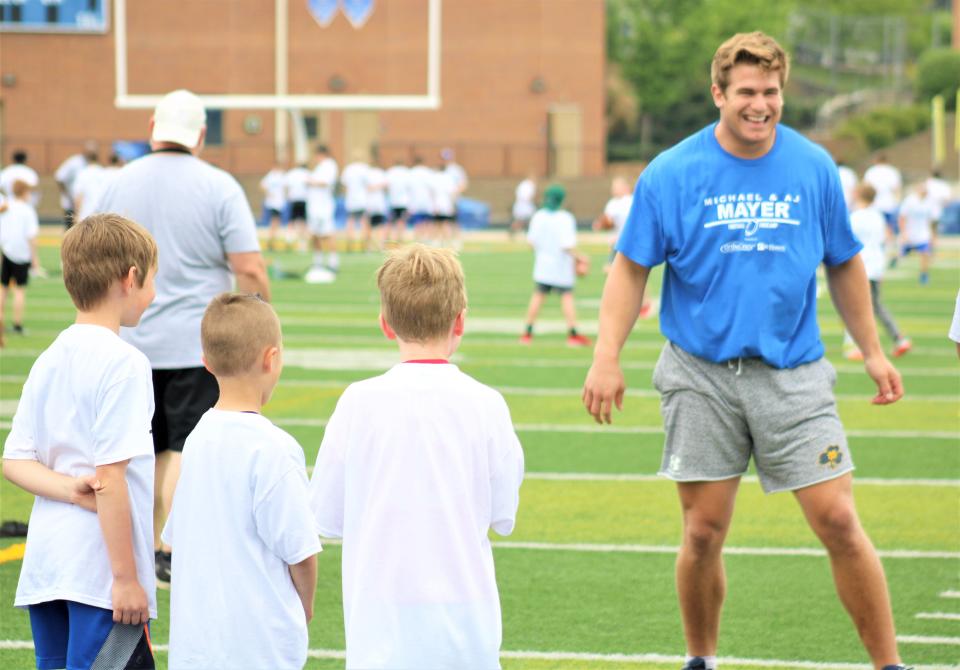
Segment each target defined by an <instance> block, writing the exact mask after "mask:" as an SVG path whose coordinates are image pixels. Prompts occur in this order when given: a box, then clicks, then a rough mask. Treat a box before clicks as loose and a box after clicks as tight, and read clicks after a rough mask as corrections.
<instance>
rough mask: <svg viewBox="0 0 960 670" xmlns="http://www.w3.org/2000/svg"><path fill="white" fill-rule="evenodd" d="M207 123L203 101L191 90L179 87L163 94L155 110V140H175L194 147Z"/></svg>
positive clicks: (174, 141) (153, 138)
mask: <svg viewBox="0 0 960 670" xmlns="http://www.w3.org/2000/svg"><path fill="white" fill-rule="evenodd" d="M206 125H207V112H206V110H205V109H204V108H203V103H202V102H201V101H200V98H198V97H197V96H196V95H194V94H193V93H191V92H190V91H187V90H184V89H179V90H177V91H173V92H171V93H167V94H166V95H165V96H163V99H162V100H161V101H160V102H159V103H158V104H157V108H156V109H154V110H153V134H152V135H151V137H150V139H152V140H153V141H154V142H173V143H175V144H179V145H182V146H185V147H187V148H188V149H192V148H193V147H195V146H197V143H198V142H199V141H200V132H201V131H202V130H203V128H204V127H205V126H206Z"/></svg>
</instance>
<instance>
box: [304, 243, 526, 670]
mask: <svg viewBox="0 0 960 670" xmlns="http://www.w3.org/2000/svg"><path fill="white" fill-rule="evenodd" d="M377 285H378V287H379V289H380V298H381V308H380V309H381V313H380V328H381V329H382V330H383V333H384V335H386V337H387V338H388V339H391V340H396V341H397V345H398V346H399V349H400V357H401V359H402V361H403V362H402V363H399V364H398V365H396V366H394V367H393V368H391V369H390V370H388V371H387V372H386V373H385V374H383V375H381V376H379V377H374V378H372V379H367V380H364V381H361V382H357V383H354V384H351V385H350V386H349V387H347V389H346V391H344V393H343V395H342V396H341V398H340V401H339V402H338V403H337V408H336V410H335V411H334V413H333V416H332V417H330V422H329V423H328V424H327V427H326V432H325V433H324V437H323V443H322V444H321V446H320V452H319V454H318V455H317V464H316V467H315V468H314V471H313V478H312V480H311V482H310V501H311V504H312V506H313V510H314V514H315V518H316V522H317V531H318V532H319V533H320V534H321V535H323V536H324V537H342V538H343V611H344V623H345V627H346V640H347V668H349V669H351V670H353V669H357V670H359V669H361V668H362V669H363V670H374V669H381V668H383V669H386V668H391V669H392V668H430V669H431V670H441V669H450V670H469V669H473V668H476V669H482V670H489V669H492V668H499V667H500V665H499V649H500V643H501V622H500V598H499V595H498V593H497V582H496V576H495V574H494V563H493V552H492V550H491V547H490V540H489V539H488V537H487V534H488V533H489V531H490V529H491V528H492V529H493V530H494V531H495V532H497V533H498V534H500V535H509V534H510V533H511V532H512V531H513V526H514V523H515V519H516V513H517V505H518V503H519V489H520V482H521V480H522V478H523V452H522V450H521V448H520V442H519V440H518V439H517V436H516V434H515V433H514V431H513V424H512V422H511V419H510V411H509V409H508V408H507V404H506V402H504V400H503V397H502V396H501V395H500V394H499V393H497V392H496V391H494V390H493V389H491V388H489V387H487V386H484V385H483V384H481V383H479V382H477V381H476V380H474V379H473V378H471V377H469V376H467V375H465V374H464V373H462V372H461V371H460V370H459V369H458V368H457V367H456V366H455V365H452V364H450V363H449V358H450V356H451V355H453V353H454V351H456V349H457V346H458V345H459V344H460V338H461V336H462V335H463V331H464V319H465V313H466V305H467V299H466V290H465V288H464V279H463V271H462V269H461V267H460V263H459V262H458V261H457V258H456V256H455V254H454V252H453V251H450V250H446V249H436V248H430V247H426V246H424V245H422V244H414V245H411V246H409V247H407V248H404V249H399V250H396V251H394V252H392V253H391V254H390V256H389V257H388V258H387V261H386V262H385V263H384V264H383V266H381V268H380V270H379V271H378V272H377ZM371 407H376V408H377V411H376V412H371V411H370V408H371Z"/></svg>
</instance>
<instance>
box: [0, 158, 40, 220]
mask: <svg viewBox="0 0 960 670" xmlns="http://www.w3.org/2000/svg"><path fill="white" fill-rule="evenodd" d="M12 158H13V163H11V164H10V165H8V166H7V167H5V168H3V169H2V170H0V191H3V192H4V193H5V194H6V195H7V197H8V198H12V197H13V182H15V181H22V182H26V183H27V185H28V186H29V187H30V191H31V194H30V204H31V205H32V206H33V208H34V209H36V208H37V205H39V204H40V191H39V189H38V188H37V187H38V186H39V185H40V178H39V177H38V176H37V172H36V170H34V169H33V168H32V167H30V166H29V165H27V152H26V151H23V150H17V151H14V152H13V156H12Z"/></svg>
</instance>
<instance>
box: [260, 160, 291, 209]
mask: <svg viewBox="0 0 960 670" xmlns="http://www.w3.org/2000/svg"><path fill="white" fill-rule="evenodd" d="M286 185H287V179H286V174H285V173H284V171H283V170H281V169H280V168H273V169H272V170H270V172H268V173H267V174H265V175H264V177H263V179H261V180H260V188H262V189H263V190H264V197H263V204H264V205H265V206H266V207H267V208H269V209H276V210H278V211H279V210H281V209H283V205H284V203H285V202H286V197H285V195H284V190H285V189H286Z"/></svg>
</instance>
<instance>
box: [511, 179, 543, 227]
mask: <svg viewBox="0 0 960 670" xmlns="http://www.w3.org/2000/svg"><path fill="white" fill-rule="evenodd" d="M536 195H537V185H536V184H534V183H533V180H532V179H524V180H523V181H522V182H520V183H519V184H517V190H516V191H514V201H513V218H514V219H516V220H517V221H527V220H529V219H530V217H531V216H533V213H534V212H535V211H537V207H536V205H535V204H534V203H533V200H534V198H535V197H536Z"/></svg>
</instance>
